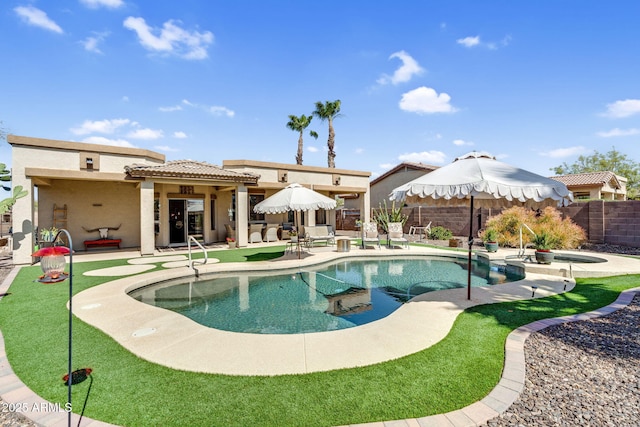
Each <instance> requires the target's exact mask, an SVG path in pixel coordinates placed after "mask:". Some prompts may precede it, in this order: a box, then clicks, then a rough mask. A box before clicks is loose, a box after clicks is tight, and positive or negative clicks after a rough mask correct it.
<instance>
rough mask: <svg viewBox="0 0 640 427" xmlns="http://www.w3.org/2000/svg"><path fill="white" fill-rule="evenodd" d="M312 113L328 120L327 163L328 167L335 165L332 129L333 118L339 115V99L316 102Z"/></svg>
mask: <svg viewBox="0 0 640 427" xmlns="http://www.w3.org/2000/svg"><path fill="white" fill-rule="evenodd" d="M313 115H314V116H316V117H318V118H319V119H320V120H322V121H323V122H324V121H325V120H328V121H329V139H328V140H327V149H328V154H327V163H328V166H329V167H330V168H335V167H336V161H335V159H336V152H335V151H334V146H335V140H336V133H335V131H334V130H333V119H334V118H336V117H339V116H340V115H341V114H340V100H339V99H336V100H335V101H333V102H331V101H325V103H324V104H323V103H322V102H320V101H318V102H316V110H315V111H314V112H313Z"/></svg>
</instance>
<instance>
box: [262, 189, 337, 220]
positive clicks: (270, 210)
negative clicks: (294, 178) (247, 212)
mask: <svg viewBox="0 0 640 427" xmlns="http://www.w3.org/2000/svg"><path fill="white" fill-rule="evenodd" d="M335 207H336V201H335V200H334V199H331V198H329V197H327V196H325V195H323V194H320V193H318V192H316V191H313V190H311V189H309V188H307V187H303V186H302V185H300V184H297V183H293V184H289V185H288V186H286V187H285V188H283V189H282V190H280V191H278V192H277V193H275V194H274V195H272V196H269V197H268V198H266V199H264V200H263V201H261V202H260V203H258V204H257V205H255V206H254V207H253V211H254V212H255V213H265V214H279V213H285V212H289V211H315V210H318V209H335Z"/></svg>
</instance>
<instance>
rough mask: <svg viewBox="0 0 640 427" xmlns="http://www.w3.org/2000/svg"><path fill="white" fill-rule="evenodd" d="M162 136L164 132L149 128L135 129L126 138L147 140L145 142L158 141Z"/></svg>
mask: <svg viewBox="0 0 640 427" xmlns="http://www.w3.org/2000/svg"><path fill="white" fill-rule="evenodd" d="M163 136H164V132H163V131H162V130H160V129H149V128H144V129H136V130H133V131H131V132H129V134H128V135H127V137H128V138H133V139H147V140H151V139H158V138H162V137H163Z"/></svg>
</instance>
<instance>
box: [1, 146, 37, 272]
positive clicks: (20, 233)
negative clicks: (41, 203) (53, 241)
mask: <svg viewBox="0 0 640 427" xmlns="http://www.w3.org/2000/svg"><path fill="white" fill-rule="evenodd" d="M15 162H16V160H15V156H14V165H15V164H16V163H15ZM18 171H19V169H18V168H17V167H15V166H14V168H13V169H12V175H11V178H12V183H11V184H12V188H15V187H16V186H17V185H22V189H23V190H27V192H28V193H29V194H27V195H26V197H22V198H20V199H18V200H17V201H16V204H15V205H13V207H12V208H11V216H12V227H13V235H12V236H13V239H12V240H13V242H12V244H13V262H14V263H15V264H31V263H32V258H31V254H32V253H33V248H34V245H35V243H36V236H35V234H34V221H33V217H34V215H33V212H34V211H33V209H34V206H35V203H34V194H33V193H34V191H33V189H34V185H33V182H32V181H31V179H30V178H27V177H25V176H24V174H20V173H19V172H18ZM20 171H21V172H22V171H24V169H21V170H20ZM12 191H13V190H12ZM7 194H13V192H12V193H7Z"/></svg>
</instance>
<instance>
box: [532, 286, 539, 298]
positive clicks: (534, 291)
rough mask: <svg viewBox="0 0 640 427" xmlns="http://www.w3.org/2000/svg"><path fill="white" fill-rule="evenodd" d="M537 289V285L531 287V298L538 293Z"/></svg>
mask: <svg viewBox="0 0 640 427" xmlns="http://www.w3.org/2000/svg"><path fill="white" fill-rule="evenodd" d="M536 289H538V287H537V286H532V287H531V298H533V296H534V295H535V294H536Z"/></svg>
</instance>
